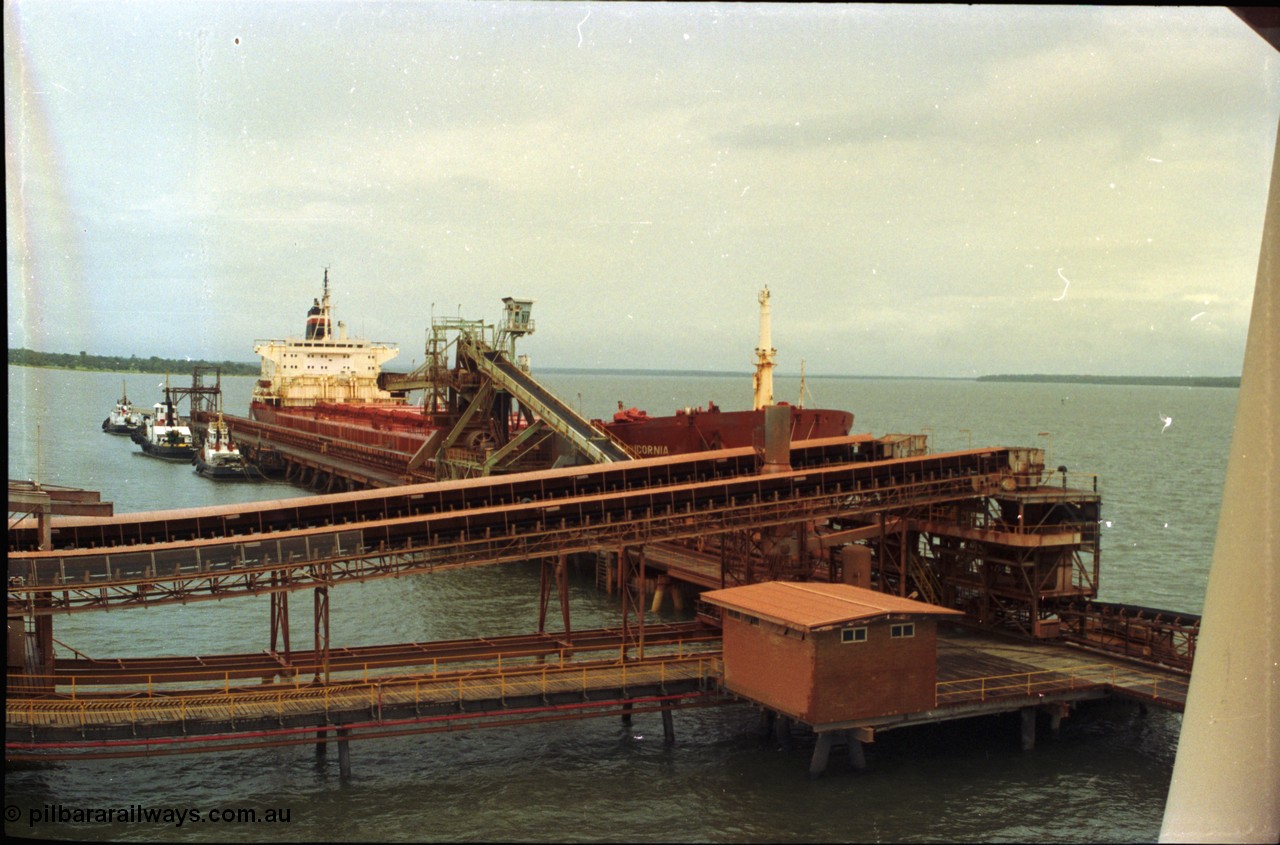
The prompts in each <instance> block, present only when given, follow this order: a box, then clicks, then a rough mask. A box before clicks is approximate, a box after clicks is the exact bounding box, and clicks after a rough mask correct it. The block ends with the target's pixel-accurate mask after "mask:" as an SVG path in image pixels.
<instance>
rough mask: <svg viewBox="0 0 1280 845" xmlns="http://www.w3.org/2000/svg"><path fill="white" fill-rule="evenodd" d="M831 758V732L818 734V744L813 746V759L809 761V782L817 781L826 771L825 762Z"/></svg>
mask: <svg viewBox="0 0 1280 845" xmlns="http://www.w3.org/2000/svg"><path fill="white" fill-rule="evenodd" d="M830 756H831V732H830V731H826V732H824V733H820V734H818V742H817V744H816V745H814V746H813V759H811V760H810V761H809V780H817V779H818V778H819V777H821V776H822V773H823V772H825V771H826V770H827V760H828V759H829V758H830Z"/></svg>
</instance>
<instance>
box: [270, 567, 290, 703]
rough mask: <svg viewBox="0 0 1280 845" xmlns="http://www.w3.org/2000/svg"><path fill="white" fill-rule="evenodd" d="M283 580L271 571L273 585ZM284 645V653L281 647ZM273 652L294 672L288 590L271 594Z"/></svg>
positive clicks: (277, 584) (279, 583)
mask: <svg viewBox="0 0 1280 845" xmlns="http://www.w3.org/2000/svg"><path fill="white" fill-rule="evenodd" d="M282 583H283V582H282V581H281V580H280V576H279V574H278V573H276V572H272V573H271V585H272V586H273V587H275V586H279V585H281V584H282ZM281 646H282V647H283V653H281V651H280V647H281ZM271 653H272V654H274V655H275V656H276V659H278V660H280V662H281V663H283V664H284V666H285V667H286V668H287V669H288V670H289V674H290V675H292V674H293V668H292V667H293V657H292V655H291V653H290V651H289V593H288V591H287V590H280V591H279V592H273V593H272V594H271ZM262 680H263V682H264V683H267V682H269V681H270V678H269V677H264V678H263V679H262Z"/></svg>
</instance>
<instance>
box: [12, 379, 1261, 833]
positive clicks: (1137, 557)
mask: <svg viewBox="0 0 1280 845" xmlns="http://www.w3.org/2000/svg"><path fill="white" fill-rule="evenodd" d="M8 375H9V400H8V401H9V477H10V478H18V479H33V478H36V477H37V475H38V477H39V478H40V479H41V480H42V481H44V482H47V483H51V484H63V485H69V486H77V487H84V488H88V489H94V490H99V491H101V492H102V496H103V498H104V499H106V500H110V501H113V502H114V503H115V507H116V510H117V512H124V511H139V510H154V509H161V508H169V507H193V506H199V505H207V504H216V503H228V502H237V501H249V500H261V499H283V498H288V497H292V496H298V495H304V494H305V493H306V491H303V490H300V489H297V488H294V487H291V486H289V485H285V484H280V483H264V484H258V485H239V484H219V483H216V482H211V481H208V480H206V479H203V478H200V477H199V476H197V475H195V473H194V472H193V471H192V468H191V467H190V466H189V465H186V464H171V463H166V462H162V461H157V460H154V459H151V458H147V457H145V456H143V455H142V454H141V452H140V451H139V450H138V448H137V447H136V446H135V445H134V444H133V443H131V442H130V441H129V440H128V439H127V438H117V437H110V436H108V435H105V434H103V433H102V432H101V431H100V428H99V425H100V423H101V421H102V419H103V418H104V417H105V416H106V415H107V412H108V411H109V410H110V408H111V406H112V404H113V402H114V401H115V399H116V398H118V397H119V395H120V388H121V379H122V377H121V376H120V375H118V374H111V373H81V372H64V371H53V370H37V369H28V368H22V367H10V368H9V371H8ZM540 378H541V380H542V381H543V382H544V383H546V384H547V386H549V387H550V388H552V389H553V390H555V391H556V392H557V393H559V395H560V396H562V397H563V398H565V399H567V400H568V401H569V402H570V403H571V404H573V405H574V406H575V407H578V408H579V409H580V410H581V411H582V412H583V413H585V414H587V415H588V416H595V417H606V416H608V415H610V414H611V413H612V412H613V410H614V409H615V408H616V407H617V403H618V402H619V401H622V402H624V403H625V404H626V405H627V406H628V407H630V406H633V405H634V406H637V407H641V408H645V409H647V410H648V411H649V412H650V413H651V414H662V413H670V412H671V411H673V410H674V409H675V408H677V407H685V406H689V405H699V404H701V405H705V404H706V402H707V401H708V400H714V401H715V402H716V403H717V404H719V405H721V407H723V408H725V409H727V410H736V409H740V408H744V407H747V405H748V404H749V402H750V378H749V377H748V376H742V377H713V376H635V375H628V376H619V375H586V374H568V373H546V374H542V375H540ZM161 381H162V378H161V377H159V376H154V375H145V376H137V375H135V376H131V377H127V385H128V392H129V397H130V398H131V399H132V400H133V401H134V403H135V404H137V405H139V406H148V407H149V406H150V405H151V404H152V403H153V402H154V401H155V400H156V399H157V398H159V397H160V382H161ZM251 386H252V380H251V379H249V378H224V379H223V388H224V394H225V400H224V403H225V407H226V409H227V410H228V411H229V412H232V413H243V412H244V411H245V410H246V409H247V407H248V398H249V392H250V389H251ZM808 387H809V390H810V393H811V397H810V398H809V399H808V401H807V404H809V405H811V406H823V407H832V408H841V409H847V410H851V411H853V412H854V414H855V421H854V430H855V431H859V432H871V433H874V434H877V435H879V434H885V433H894V432H921V431H924V432H926V433H929V434H930V435H931V439H932V442H933V444H934V448H935V450H949V449H958V448H965V447H967V446H968V445H970V443H971V444H972V445H974V446H980V445H1014V446H1039V447H1045V448H1048V449H1049V451H1050V463H1051V464H1052V465H1054V466H1058V465H1065V466H1067V467H1068V470H1069V472H1070V474H1071V476H1072V478H1073V479H1074V481H1073V483H1081V484H1083V483H1085V482H1086V476H1091V475H1096V476H1097V478H1098V485H1099V489H1100V490H1101V491H1102V494H1103V509H1102V516H1103V531H1102V537H1103V547H1102V548H1103V551H1102V582H1101V598H1102V599H1104V600H1108V601H1120V602H1131V603H1137V604H1143V605H1147V606H1152V607H1161V608H1168V609H1171V610H1181V611H1188V612H1199V611H1200V609H1201V604H1202V602H1203V597H1204V588H1205V582H1206V578H1207V573H1208V568H1209V561H1210V557H1211V555H1212V550H1213V537H1214V531H1215V528H1216V525H1217V516H1218V509H1219V503H1220V499H1221V491H1222V483H1223V479H1224V474H1225V469H1226V457H1227V453H1228V446H1229V443H1230V436H1231V425H1232V418H1233V414H1234V409H1235V401H1236V391H1235V390H1226V389H1213V388H1165V387H1114V386H1092V385H1038V384H997V383H982V382H967V381H945V380H936V381H935V380H898V379H857V378H811V379H809V382H808ZM798 391H799V383H798V380H797V379H787V378H778V379H776V383H775V396H776V398H778V399H781V400H786V401H792V400H794V399H795V398H796V396H797V394H798ZM1168 420H1171V422H1167V421H1168ZM37 427H38V438H37ZM37 459H38V460H37ZM1087 480H1088V482H1089V483H1092V479H1087ZM537 584H538V572H537V569H536V568H535V567H533V566H529V565H514V566H505V567H493V568H488V569H480V570H471V571H462V572H454V573H445V574H438V575H433V576H421V577H415V578H405V579H398V580H390V581H385V582H377V583H371V584H366V585H351V586H345V587H343V588H342V589H341V590H338V591H336V592H335V593H334V594H333V596H332V598H331V615H332V639H333V642H334V643H335V644H336V645H363V644H374V643H391V642H405V641H411V640H419V641H421V640H433V639H445V638H457V637H466V636H475V635H477V634H492V635H501V634H515V633H526V632H529V631H532V630H534V629H536V627H537V593H538V588H537ZM571 601H572V613H573V625H574V627H575V628H585V627H591V626H596V625H606V624H615V623H616V622H617V621H618V618H619V617H618V608H617V606H616V604H615V603H614V602H613V601H611V600H610V599H609V598H608V597H607V596H604V595H603V594H600V593H598V592H596V590H595V588H594V585H593V580H592V575H591V574H590V573H587V572H582V573H579V574H578V575H577V576H576V580H575V581H574V584H573V589H572V598H571ZM302 604H306V603H305V602H303V603H302ZM664 614H665V615H666V616H668V618H677V617H678V614H675V613H674V612H672V611H664ZM309 615H310V614H309V613H305V612H296V613H294V614H293V617H294V623H295V628H294V631H293V637H294V642H295V643H306V642H307V641H308V638H309V637H310V619H309ZM300 617H307V618H305V619H303V618H300ZM268 634H269V606H268V603H267V601H266V600H265V599H261V600H259V599H243V600H238V601H227V602H217V603H200V604H195V605H191V606H187V607H173V608H151V609H147V610H132V611H120V612H114V613H107V614H85V615H78V616H74V617H66V618H59V619H57V620H56V621H55V624H54V636H55V638H56V639H57V640H58V641H60V642H62V643H65V644H67V645H68V646H71V647H74V648H76V649H78V650H79V651H82V652H85V653H87V654H90V655H93V656H95V657H111V656H120V657H125V656H144V655H157V654H214V653H220V652H240V651H251V650H258V649H262V648H265V647H266V645H267V639H268ZM758 725H759V722H758V716H757V714H756V713H755V712H754V711H753V710H751V709H750V708H748V707H728V708H719V709H713V710H707V711H690V712H678V713H677V714H676V716H675V728H676V736H677V742H676V744H675V745H674V746H673V747H666V746H664V745H663V743H662V729H661V721H660V719H658V717H657V716H651V717H650V716H637V717H636V718H635V720H634V721H633V723H632V724H631V725H630V726H626V725H622V724H620V722H619V721H618V720H616V719H612V718H606V719H594V720H587V721H581V722H570V723H560V724H552V725H544V726H537V727H531V728H525V729H519V730H505V729H499V730H484V731H476V732H472V733H465V734H458V735H434V736H425V737H411V738H406V739H396V740H377V741H368V742H357V743H353V744H352V747H351V757H352V768H353V774H352V777H351V778H350V779H349V780H345V781H344V780H341V779H340V778H339V776H338V772H337V759H336V756H337V755H336V753H334V752H333V751H332V750H331V751H330V753H329V756H328V757H327V758H324V759H321V760H317V758H316V757H315V755H314V753H313V751H312V750H311V749H310V748H305V747H299V748H284V749H275V750H263V751H251V752H238V753H235V754H229V755H198V756H192V757H157V758H151V759H136V760H122V761H103V762H88V763H79V764H53V765H41V766H35V767H24V768H9V769H7V770H6V773H5V804H6V810H7V811H9V809H10V808H16V809H17V810H18V811H19V812H20V817H19V820H18V821H17V822H11V821H10V820H9V818H8V816H7V815H6V822H5V831H6V833H7V834H9V835H14V834H17V835H23V836H27V837H32V836H34V837H38V838H57V839H67V838H71V839H85V840H140V841H170V840H175V839H178V838H182V839H190V840H195V841H265V840H288V841H294V840H296V841H303V840H305V841H453V840H484V841H552V840H555V841H788V842H799V841H857V842H872V841H887V842H901V841H915V842H921V841H986V842H1021V841H1059V842H1089V843H1094V842H1112V841H1116V842H1120V841H1124V842H1138V841H1152V840H1154V839H1155V838H1156V836H1157V835H1158V833H1159V829H1160V821H1161V817H1162V814H1163V811H1164V799H1165V795H1166V792H1167V790H1168V784H1169V778H1170V774H1171V771H1172V766H1173V759H1174V754H1175V751H1176V744H1177V733H1178V727H1179V718H1178V717H1177V716H1175V715H1172V714H1168V713H1165V712H1163V711H1158V710H1152V711H1150V712H1148V713H1147V714H1146V715H1140V714H1139V713H1138V712H1137V710H1136V709H1135V708H1133V707H1131V706H1128V705H1123V704H1106V705H1099V706H1095V707H1091V708H1087V709H1084V708H1082V709H1081V710H1079V711H1077V712H1076V713H1075V714H1074V715H1073V716H1072V717H1071V718H1070V719H1068V720H1067V721H1066V722H1064V724H1063V729H1062V732H1061V734H1060V736H1059V737H1057V738H1050V737H1048V736H1042V737H1041V738H1040V740H1039V743H1038V745H1037V747H1036V749H1035V750H1034V751H1032V752H1028V753H1024V752H1022V751H1021V750H1020V749H1019V744H1018V727H1017V720H1016V718H1014V719H1012V720H1010V719H1005V718H994V717H993V718H989V719H978V720H970V721H967V722H960V723H953V724H948V725H940V726H934V727H927V728H916V729H908V730H900V731H891V732H889V733H886V734H883V735H881V736H880V737H878V738H877V741H876V742H875V744H874V745H871V746H869V747H868V753H867V759H868V764H869V766H868V769H867V770H866V771H865V772H853V771H851V770H850V769H849V768H848V766H847V764H846V763H845V762H844V760H843V757H842V756H841V755H839V754H836V755H833V757H832V763H831V766H830V767H829V768H828V771H827V774H826V775H825V776H824V777H823V778H822V779H820V780H818V781H814V782H811V781H809V780H808V779H807V777H806V773H807V768H808V761H809V755H810V748H809V747H806V744H805V743H804V742H803V741H800V742H798V744H797V747H796V749H795V750H793V751H790V752H782V751H779V750H777V749H776V748H775V747H773V746H772V745H771V744H770V743H768V742H765V741H763V740H762V739H760V737H759V736H758V734H757V728H758ZM46 805H49V806H55V807H56V806H61V807H63V808H106V807H127V806H132V805H141V806H143V807H148V808H158V809H165V808H192V809H198V810H201V811H202V812H206V813H207V811H209V810H211V809H216V808H234V809H239V808H255V809H257V810H258V811H259V813H260V814H262V813H264V812H265V811H266V810H269V809H277V810H288V811H289V821H288V822H281V823H277V824H257V825H248V824H243V823H229V824H228V823H218V824H215V823H211V822H203V823H200V824H192V823H187V824H185V825H183V827H182V828H181V829H179V828H177V827H175V826H174V825H173V824H166V823H159V822H156V823H137V824H130V823H116V824H104V823H82V824H77V823H65V824H64V823H43V822H41V823H37V824H36V825H34V826H32V825H30V824H28V821H27V820H28V818H29V813H30V812H31V811H33V810H38V809H41V808H44V807H45V806H46Z"/></svg>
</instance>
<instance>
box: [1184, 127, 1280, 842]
mask: <svg viewBox="0 0 1280 845" xmlns="http://www.w3.org/2000/svg"><path fill="white" fill-rule="evenodd" d="M1278 309H1280V138H1278V142H1277V146H1276V158H1275V160H1274V162H1273V164H1272V170H1271V188H1270V196H1269V198H1268V201H1267V215H1266V222H1265V223H1264V224H1263V228H1262V255H1261V258H1260V260H1259V262H1258V279H1257V284H1256V287H1255V289H1254V295H1253V314H1252V317H1251V319H1250V321H1249V337H1248V341H1247V342H1246V344H1245V353H1244V371H1243V373H1242V375H1241V377H1240V394H1239V397H1238V398H1237V400H1236V420H1235V432H1234V434H1233V435H1232V438H1231V453H1230V458H1229V459H1228V462H1227V480H1226V484H1225V487H1224V490H1223V495H1222V511H1221V513H1220V514H1219V516H1218V535H1217V539H1216V541H1215V542H1214V547H1213V564H1212V567H1211V568H1210V570H1209V585H1208V589H1207V590H1206V593H1205V601H1204V613H1203V615H1202V619H1201V625H1200V638H1199V642H1198V644H1197V646H1196V656H1195V665H1194V667H1193V668H1192V672H1191V685H1190V687H1189V689H1188V691H1187V708H1186V713H1185V715H1184V717H1183V720H1182V732H1181V735H1180V736H1179V738H1178V755H1177V758H1176V759H1175V761H1174V764H1173V779H1172V782H1171V783H1170V785H1169V798H1168V801H1167V803H1166V804H1165V809H1164V822H1163V825H1162V826H1161V829H1160V841H1161V842H1276V841H1280V322H1278V321H1277V316H1280V315H1277V313H1276V312H1277V310H1278Z"/></svg>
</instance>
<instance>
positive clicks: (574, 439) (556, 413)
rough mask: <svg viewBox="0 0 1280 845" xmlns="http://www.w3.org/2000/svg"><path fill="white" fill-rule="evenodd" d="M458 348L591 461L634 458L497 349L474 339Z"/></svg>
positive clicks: (620, 444)
mask: <svg viewBox="0 0 1280 845" xmlns="http://www.w3.org/2000/svg"><path fill="white" fill-rule="evenodd" d="M459 351H463V352H466V353H468V355H469V356H470V357H471V358H472V359H473V360H474V361H475V363H476V366H477V367H478V368H479V370H480V371H481V372H482V373H484V374H485V375H486V376H488V377H489V378H490V379H492V380H493V381H494V382H495V383H496V384H497V385H498V386H500V387H502V388H503V389H504V390H506V391H507V392H508V393H510V394H511V395H512V396H514V397H515V398H516V399H517V400H518V401H519V402H520V404H521V405H523V406H524V407H526V408H528V409H530V410H531V411H533V413H534V414H536V415H537V416H538V418H539V419H541V420H542V422H543V423H545V424H546V425H548V426H550V427H551V428H552V429H553V430H554V431H556V432H557V433H558V434H560V435H561V436H563V437H565V438H567V439H568V440H569V441H570V442H571V443H573V445H574V446H575V447H577V448H578V449H579V450H581V451H582V452H583V453H584V454H586V455H587V457H589V458H591V460H592V461H594V462H596V463H605V462H610V461H628V460H631V459H633V458H635V457H636V456H635V455H634V454H632V453H631V451H630V450H629V449H627V447H626V446H624V445H623V444H622V443H620V442H618V441H617V440H614V439H613V438H612V437H610V436H609V434H608V433H607V432H605V431H602V430H600V429H598V428H596V427H595V426H593V425H592V424H591V423H590V422H588V421H587V420H586V419H585V418H583V417H582V416H581V415H580V414H578V412H577V411H575V410H573V408H570V407H569V406H568V405H566V404H565V403H564V402H562V401H561V400H560V398H559V397H557V396H556V395H555V394H554V393H552V392H551V391H550V390H548V389H547V388H545V387H543V386H542V385H540V384H538V382H537V381H535V380H534V378H533V376H531V375H529V374H528V373H526V372H525V371H524V370H521V369H520V368H519V367H517V366H516V365H515V364H513V363H512V362H511V361H508V360H507V359H506V358H504V357H503V356H502V354H501V353H500V352H495V351H493V350H488V349H482V348H480V347H479V346H477V345H475V343H474V342H472V343H470V344H461V343H460V344H459Z"/></svg>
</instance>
